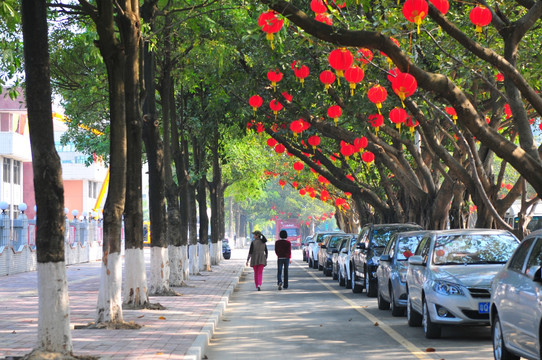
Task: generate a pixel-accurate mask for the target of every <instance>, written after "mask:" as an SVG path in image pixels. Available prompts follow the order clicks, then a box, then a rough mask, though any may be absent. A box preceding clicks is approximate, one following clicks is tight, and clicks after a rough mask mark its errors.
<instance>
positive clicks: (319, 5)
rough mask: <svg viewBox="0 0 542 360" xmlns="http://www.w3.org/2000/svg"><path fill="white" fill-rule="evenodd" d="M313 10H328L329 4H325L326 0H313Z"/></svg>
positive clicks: (320, 11) (319, 12) (322, 11)
mask: <svg viewBox="0 0 542 360" xmlns="http://www.w3.org/2000/svg"><path fill="white" fill-rule="evenodd" d="M311 10H312V11H314V12H315V13H317V14H321V13H325V12H326V11H327V6H326V4H324V0H312V1H311Z"/></svg>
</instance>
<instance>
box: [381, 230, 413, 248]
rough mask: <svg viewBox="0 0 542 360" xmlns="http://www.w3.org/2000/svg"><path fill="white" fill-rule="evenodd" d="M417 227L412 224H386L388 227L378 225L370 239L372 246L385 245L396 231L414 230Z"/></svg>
mask: <svg viewBox="0 0 542 360" xmlns="http://www.w3.org/2000/svg"><path fill="white" fill-rule="evenodd" d="M416 229H417V227H414V226H408V225H405V226H401V227H398V226H388V227H378V228H375V229H374V230H373V238H372V240H371V242H372V244H373V247H379V246H386V245H387V244H388V241H389V240H390V238H391V236H392V235H393V234H395V233H397V232H404V231H412V230H416Z"/></svg>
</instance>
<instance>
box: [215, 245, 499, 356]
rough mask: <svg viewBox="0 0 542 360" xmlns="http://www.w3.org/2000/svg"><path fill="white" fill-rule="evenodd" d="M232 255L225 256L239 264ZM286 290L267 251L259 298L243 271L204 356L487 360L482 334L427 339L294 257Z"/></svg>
mask: <svg viewBox="0 0 542 360" xmlns="http://www.w3.org/2000/svg"><path fill="white" fill-rule="evenodd" d="M245 254H246V252H244V253H242V254H239V253H238V252H237V251H234V253H233V255H232V256H245ZM289 282H290V284H289V289H287V290H282V291H278V290H277V287H276V257H275V256H274V253H273V251H270V256H269V262H268V266H267V267H266V268H265V270H264V280H263V285H262V291H256V290H255V287H254V282H253V273H252V269H251V268H247V270H246V271H245V272H244V274H243V276H242V278H241V279H240V282H239V286H238V288H237V289H236V291H235V293H234V294H233V295H232V297H231V299H230V302H229V304H228V307H227V310H226V311H225V312H224V316H223V319H222V321H221V322H220V323H219V324H218V327H217V329H216V331H215V334H214V337H213V338H212V339H211V343H210V345H209V347H208V349H207V351H206V352H205V355H206V356H207V359H210V360H219V359H220V360H233V359H251V360H253V359H257V360H266V359H330V358H331V359H336V358H340V359H383V358H388V359H446V360H450V359H471V360H472V359H493V353H492V346H491V334H490V328H489V327H457V328H443V332H442V338H441V339H438V340H429V339H426V338H425V337H424V335H423V331H422V329H421V328H411V327H409V326H408V325H407V321H406V317H399V318H395V317H392V316H391V312H390V311H382V310H378V308H377V303H376V299H373V298H368V297H367V296H366V295H365V293H362V294H354V293H352V291H351V290H347V289H344V288H343V287H339V285H338V282H337V281H335V280H332V278H331V277H324V276H323V273H322V272H321V271H318V270H314V269H309V268H308V266H307V264H306V263H305V262H303V261H302V258H301V252H300V251H299V250H295V251H294V257H293V262H292V265H291V267H290V281H289Z"/></svg>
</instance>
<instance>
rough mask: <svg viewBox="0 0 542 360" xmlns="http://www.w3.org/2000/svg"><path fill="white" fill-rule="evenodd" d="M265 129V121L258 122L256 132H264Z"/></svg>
mask: <svg viewBox="0 0 542 360" xmlns="http://www.w3.org/2000/svg"><path fill="white" fill-rule="evenodd" d="M264 130H265V125H264V124H263V123H261V122H259V123H257V124H256V132H257V133H258V134H260V133H262V132H264Z"/></svg>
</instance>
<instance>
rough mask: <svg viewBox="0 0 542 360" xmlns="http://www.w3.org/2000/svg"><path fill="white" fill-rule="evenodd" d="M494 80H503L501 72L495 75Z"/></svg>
mask: <svg viewBox="0 0 542 360" xmlns="http://www.w3.org/2000/svg"><path fill="white" fill-rule="evenodd" d="M496 80H497V81H498V82H503V81H504V75H503V74H502V73H498V74H497V76H496Z"/></svg>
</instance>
